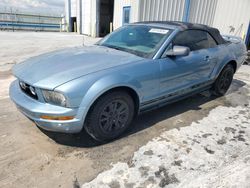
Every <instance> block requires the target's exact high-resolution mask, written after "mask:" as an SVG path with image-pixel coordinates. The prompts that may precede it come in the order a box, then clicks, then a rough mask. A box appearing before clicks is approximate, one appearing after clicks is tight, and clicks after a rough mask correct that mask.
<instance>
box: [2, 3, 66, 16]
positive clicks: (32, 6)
mask: <svg viewBox="0 0 250 188" xmlns="http://www.w3.org/2000/svg"><path fill="white" fill-rule="evenodd" d="M0 7H1V10H2V9H7V10H10V9H11V8H12V9H13V10H18V11H19V12H21V11H26V12H27V11H28V12H37V13H44V12H47V13H49V14H62V13H64V0H0Z"/></svg>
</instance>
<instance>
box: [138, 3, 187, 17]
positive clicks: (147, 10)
mask: <svg viewBox="0 0 250 188" xmlns="http://www.w3.org/2000/svg"><path fill="white" fill-rule="evenodd" d="M139 6H140V7H139V21H155V20H158V21H170V20H171V21H182V19H183V16H184V9H185V0H140V5H139Z"/></svg>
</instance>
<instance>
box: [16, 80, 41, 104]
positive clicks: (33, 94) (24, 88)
mask: <svg viewBox="0 0 250 188" xmlns="http://www.w3.org/2000/svg"><path fill="white" fill-rule="evenodd" d="M19 86H20V88H21V90H22V91H23V92H24V93H25V94H26V95H28V96H30V97H31V98H33V99H36V100H38V96H37V94H36V92H35V88H34V87H32V86H30V85H29V84H27V83H24V82H22V81H19ZM32 88H33V92H32V91H31V89H32Z"/></svg>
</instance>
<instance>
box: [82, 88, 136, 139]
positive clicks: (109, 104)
mask: <svg viewBox="0 0 250 188" xmlns="http://www.w3.org/2000/svg"><path fill="white" fill-rule="evenodd" d="M134 111H135V107H134V102H133V99H132V98H131V96H130V95H129V94H128V93H126V92H123V91H114V92H110V93H107V94H104V95H103V96H101V97H100V98H99V99H97V101H96V102H95V103H94V105H93V106H92V107H91V109H90V111H89V113H88V115H87V119H86V123H85V126H84V127H85V129H86V131H87V132H88V133H89V134H90V135H91V136H92V137H93V138H94V139H96V140H99V141H108V140H112V139H114V138H116V137H118V136H119V135H121V134H122V133H123V132H124V131H125V130H126V129H127V128H128V126H129V125H130V123H131V121H132V119H133V117H134Z"/></svg>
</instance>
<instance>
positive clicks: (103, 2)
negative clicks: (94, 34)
mask: <svg viewBox="0 0 250 188" xmlns="http://www.w3.org/2000/svg"><path fill="white" fill-rule="evenodd" d="M113 14H114V0H100V17H99V19H100V21H99V37H104V36H105V35H107V34H109V33H110V32H111V30H113V28H112V25H113ZM111 23H112V25H111Z"/></svg>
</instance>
